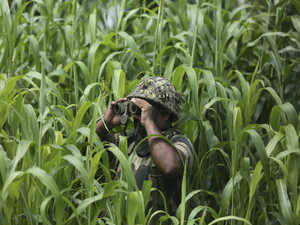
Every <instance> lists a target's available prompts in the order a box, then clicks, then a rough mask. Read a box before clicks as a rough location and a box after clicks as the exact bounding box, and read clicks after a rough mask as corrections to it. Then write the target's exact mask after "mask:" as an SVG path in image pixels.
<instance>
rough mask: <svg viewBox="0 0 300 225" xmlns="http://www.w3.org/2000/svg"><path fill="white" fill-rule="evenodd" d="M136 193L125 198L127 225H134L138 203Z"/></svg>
mask: <svg viewBox="0 0 300 225" xmlns="http://www.w3.org/2000/svg"><path fill="white" fill-rule="evenodd" d="M138 198H139V196H138V193H137V192H130V193H129V195H128V197H127V207H126V219H127V224H135V218H136V216H137V212H138V207H139V201H138Z"/></svg>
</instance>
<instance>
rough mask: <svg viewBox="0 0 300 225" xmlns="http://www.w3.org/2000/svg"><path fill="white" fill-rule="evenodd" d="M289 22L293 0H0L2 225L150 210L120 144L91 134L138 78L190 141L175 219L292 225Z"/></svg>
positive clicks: (294, 65) (295, 205)
mask: <svg viewBox="0 0 300 225" xmlns="http://www.w3.org/2000/svg"><path fill="white" fill-rule="evenodd" d="M299 15H300V3H299V1H298V0H251V1H250V0H249V1H247V0H244V1H237V0H226V1H221V0H207V1H204V0H198V1H187V0H174V1H171V0H160V1H158V0H157V1H145V0H141V1H137V0H122V1H121V0H98V1H92V0H81V1H80V0H56V1H55V0H32V1H25V0H23V1H22V0H11V1H9V0H1V3H0V224H3V225H4V224H5V225H10V224H28V225H33V224H47V225H48V224H57V225H62V224H88V225H90V224H118V225H120V224H129V225H133V224H145V221H146V220H147V219H149V218H151V216H153V215H154V214H155V212H150V213H149V214H145V210H144V209H145V206H146V204H147V201H148V199H149V193H150V191H154V190H152V189H151V184H150V183H144V187H143V190H141V191H138V190H137V189H136V184H135V181H134V178H133V174H132V172H131V169H130V163H129V162H130V159H128V157H127V154H126V151H127V145H126V139H122V140H121V142H120V146H114V145H109V146H107V147H106V148H104V146H103V143H101V142H100V140H99V139H98V138H97V136H96V135H95V132H94V131H95V125H96V122H97V120H98V119H99V118H101V117H102V116H103V112H104V111H105V109H106V107H107V105H108V104H109V102H110V101H111V100H112V99H117V98H119V97H122V96H125V95H126V94H128V93H129V92H130V91H131V90H132V89H133V87H134V86H135V85H136V84H137V83H138V82H139V80H140V79H141V78H142V77H144V76H147V75H161V76H165V77H167V78H169V79H170V80H171V81H172V83H173V84H174V85H175V86H176V88H177V90H178V91H180V92H181V93H182V94H183V96H184V99H185V103H184V105H183V108H182V114H181V115H180V120H179V121H178V123H177V124H176V126H177V127H178V128H179V129H181V130H182V131H183V132H184V133H185V134H186V135H187V136H188V137H189V138H190V139H191V140H192V142H193V144H194V147H195V152H194V154H195V164H194V168H193V174H192V176H191V177H189V179H188V180H186V179H184V180H183V188H182V193H183V196H182V204H181V205H180V207H179V208H178V210H177V215H176V217H172V218H171V219H172V221H173V223H174V224H188V225H192V224H253V225H260V224H261V225H276V224H281V225H296V224H300V188H299V187H300V185H299V183H300V180H299V177H300V176H299V175H300V174H299V173H300V163H299V160H300V147H299V136H300V123H299V121H300V114H299V110H300V91H299V87H300V82H299V79H300V77H299V76H300V16H299ZM107 151H110V152H112V153H113V154H114V155H115V156H116V157H117V158H118V159H119V161H120V163H121V165H122V174H121V178H120V179H117V180H116V179H113V178H112V177H113V175H114V171H111V170H109V169H108V168H109V162H108V159H107ZM186 181H187V182H186ZM167 217H168V215H167V214H166V216H165V217H162V218H161V220H162V221H163V220H164V219H166V218H167Z"/></svg>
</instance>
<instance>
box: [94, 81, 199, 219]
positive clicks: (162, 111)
mask: <svg viewBox="0 0 300 225" xmlns="http://www.w3.org/2000/svg"><path fill="white" fill-rule="evenodd" d="M182 101H183V99H182V97H181V95H180V94H179V93H177V92H176V90H175V87H174V86H173V85H172V84H171V83H170V81H169V80H167V79H165V78H162V77H148V78H146V79H143V80H142V81H141V82H140V83H139V84H138V85H137V86H136V88H135V90H134V91H133V92H132V93H131V94H129V95H128V96H127V97H126V98H122V99H119V100H117V101H115V102H112V103H111V104H110V106H109V107H108V109H107V111H106V113H105V115H104V122H105V123H106V125H107V127H108V128H109V130H111V129H112V128H114V127H116V126H119V125H120V124H121V123H123V124H124V123H126V120H127V116H128V114H126V113H123V114H122V113H121V112H120V111H122V109H121V110H120V109H117V110H116V108H118V107H117V106H120V105H122V104H123V105H126V104H127V105H128V104H129V105H130V106H129V107H133V106H135V107H136V108H133V109H130V108H128V107H127V106H125V108H126V107H127V109H125V110H129V111H133V112H132V114H133V119H134V128H135V129H134V131H133V132H132V133H131V134H128V135H127V138H128V146H129V147H128V152H129V154H133V158H132V164H133V165H132V168H133V171H134V174H135V178H136V182H137V185H138V187H139V188H141V187H142V184H143V181H144V180H152V186H153V187H156V188H158V189H160V190H161V191H162V193H163V194H164V196H165V198H166V201H167V210H168V213H169V214H170V215H174V214H175V211H176V209H177V207H178V205H179V203H180V200H181V179H182V176H183V170H184V164H186V166H187V172H188V173H189V172H190V169H191V166H192V162H193V156H192V149H193V146H192V144H191V142H190V140H189V139H188V138H187V137H185V136H184V135H181V134H180V133H179V131H178V130H176V129H175V128H173V127H172V122H174V121H176V120H177V119H178V112H179V105H180V104H181V103H182ZM125 110H123V112H124V111H125ZM104 122H103V121H102V120H100V121H99V122H98V123H97V128H96V132H97V134H98V136H99V137H100V139H101V140H102V141H109V142H113V143H115V144H118V135H119V134H113V133H110V132H108V131H107V129H106V128H105V125H104ZM149 135H154V136H151V137H149V138H148V139H147V140H146V141H144V142H143V143H142V144H140V145H138V147H137V149H136V151H134V152H133V149H135V146H136V145H137V144H138V143H139V142H140V141H141V140H142V139H143V138H145V137H146V136H149ZM157 135H162V136H164V137H166V138H167V139H169V140H170V142H168V141H166V140H164V139H163V138H161V137H159V136H157ZM170 143H172V144H170ZM150 207H152V208H153V209H154V210H158V209H164V207H163V200H162V198H161V195H160V194H159V192H157V191H155V192H152V193H151V200H150Z"/></svg>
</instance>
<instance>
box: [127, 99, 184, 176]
mask: <svg viewBox="0 0 300 225" xmlns="http://www.w3.org/2000/svg"><path fill="white" fill-rule="evenodd" d="M131 101H132V102H133V103H134V104H136V105H137V106H138V107H140V109H141V115H140V118H139V120H140V122H141V124H142V125H143V126H144V127H145V129H146V132H147V135H148V136H149V135H161V130H162V129H164V128H166V127H165V126H164V124H165V122H166V121H167V120H168V119H169V115H161V116H160V118H159V119H157V118H156V120H158V121H156V123H155V122H154V120H153V118H152V111H153V106H152V105H151V104H150V103H148V102H147V101H145V100H143V99H139V98H133V99H131ZM157 123H158V124H157ZM148 142H149V145H150V152H151V156H152V159H153V162H154V163H155V165H156V166H157V168H158V169H159V170H160V171H161V172H162V174H163V175H164V176H166V177H170V178H171V177H175V176H177V175H179V174H180V173H181V172H182V168H183V166H182V162H181V159H180V156H179V154H178V153H177V151H176V149H175V148H174V147H173V146H172V145H170V144H169V143H168V142H166V141H165V140H164V139H162V138H160V137H158V136H151V137H150V138H149V139H148Z"/></svg>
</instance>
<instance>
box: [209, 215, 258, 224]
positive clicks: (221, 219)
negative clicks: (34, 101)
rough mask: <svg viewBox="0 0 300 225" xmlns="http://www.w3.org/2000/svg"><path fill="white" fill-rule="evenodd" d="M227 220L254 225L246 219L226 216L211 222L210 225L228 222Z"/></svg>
mask: <svg viewBox="0 0 300 225" xmlns="http://www.w3.org/2000/svg"><path fill="white" fill-rule="evenodd" d="M226 220H237V221H241V222H244V223H246V224H249V225H252V224H251V223H250V221H248V220H246V219H244V218H241V217H237V216H224V217H221V218H218V219H215V220H213V221H212V222H210V223H209V224H208V225H213V224H216V223H218V222H221V221H226Z"/></svg>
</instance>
